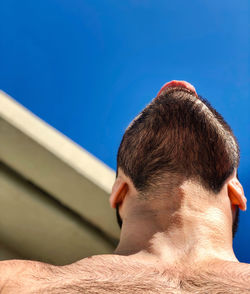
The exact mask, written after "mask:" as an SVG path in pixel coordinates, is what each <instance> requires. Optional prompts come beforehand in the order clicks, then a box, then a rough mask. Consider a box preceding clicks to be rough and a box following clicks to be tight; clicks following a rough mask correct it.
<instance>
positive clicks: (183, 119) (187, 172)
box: [117, 87, 239, 195]
mask: <svg viewBox="0 0 250 294" xmlns="http://www.w3.org/2000/svg"><path fill="white" fill-rule="evenodd" d="M238 164H239V146H238V143H237V140H236V138H235V136H234V134H233V132H232V130H231V128H230V126H229V125H228V124H227V123H226V121H225V120H224V119H223V117H222V116H221V115H220V114H219V113H218V112H217V111H216V110H215V109H214V108H213V107H212V106H211V105H210V103H209V102H208V101H207V100H206V99H204V98H202V97H201V96H196V94H195V93H194V92H192V91H190V90H188V89H185V88H180V87H172V88H167V89H166V90H165V91H163V92H162V93H161V94H160V95H159V96H157V97H156V98H155V99H153V100H152V101H151V102H150V103H149V105H147V106H146V107H145V109H144V110H142V112H141V113H140V114H139V115H138V116H137V117H136V118H135V119H134V120H133V121H132V123H131V124H130V125H129V127H128V128H127V129H126V131H125V133H124V135H123V138H122V141H121V144H120V147H119V150H118V155H117V172H118V168H120V169H122V171H123V172H124V173H125V175H127V176H128V177H129V178H130V179H131V180H132V182H133V184H134V186H135V188H136V189H137V191H138V192H139V193H141V194H143V195H145V194H149V192H152V191H154V192H155V193H156V192H157V191H162V190H164V189H165V190H166V189H172V188H174V187H175V186H176V185H177V184H178V179H180V178H184V179H193V180H195V181H197V182H198V183H199V184H201V185H202V186H203V187H204V188H205V189H207V190H209V191H212V192H213V193H215V194H217V193H219V192H220V190H221V189H222V187H223V184H224V183H225V180H226V179H227V178H228V177H229V176H230V175H231V174H232V173H233V171H234V170H235V169H236V168H237V167H238Z"/></svg>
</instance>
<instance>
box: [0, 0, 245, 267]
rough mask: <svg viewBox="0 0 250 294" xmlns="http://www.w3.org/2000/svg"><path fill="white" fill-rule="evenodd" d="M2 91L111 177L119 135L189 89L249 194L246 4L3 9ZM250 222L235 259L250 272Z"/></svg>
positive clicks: (42, 0) (58, 4) (78, 1)
mask: <svg viewBox="0 0 250 294" xmlns="http://www.w3.org/2000/svg"><path fill="white" fill-rule="evenodd" d="M0 11H1V18H0V66H1V71H0V88H1V89H3V90H4V91H5V92H7V93H8V94H10V95H11V96H12V97H14V98H15V99H16V100H17V101H19V102H20V103H22V104H23V105H24V106H26V107H27V108H28V109H30V110H31V111H32V112H34V113H35V114H37V115H38V116H39V117H41V118H42V119H44V120H45V121H47V122H48V123H49V124H51V125H52V126H54V127H55V128H57V129H58V130H59V131H61V132H62V133H64V134H65V135H67V136H68V137H70V138H71V139H73V140H74V141H75V142H77V143H78V144H80V145H81V146H82V147H84V148H85V149H87V150H88V151H89V152H91V153H93V154H94V155H95V156H97V157H98V158H100V159H101V160H102V161H104V162H105V163H106V164H108V165H109V166H111V167H112V168H115V167H116V162H115V158H116V152H117V148H118V145H119V142H120V140H121V137H122V134H123V132H124V130H125V128H126V127H127V125H128V124H129V122H130V121H131V120H132V119H133V117H134V116H135V115H137V114H138V112H140V110H141V109H142V108H143V107H144V106H145V105H146V104H147V103H148V102H149V101H150V100H151V99H152V98H153V97H154V96H155V95H156V94H157V92H158V90H159V89H160V87H161V86H162V85H163V84H164V83H165V82H167V81H170V80H172V79H181V80H182V79H183V80H187V81H189V82H190V83H192V84H193V85H194V86H195V87H196V89H197V92H198V93H199V94H201V95H202V96H204V97H206V98H207V99H208V100H209V101H210V102H211V104H212V105H213V106H214V107H215V108H216V109H217V110H218V111H219V112H221V114H222V115H223V116H224V117H225V119H226V120H227V121H228V122H229V124H230V125H231V126H232V129H233V130H234V132H235V134H236V136H237V138H238V140H239V143H240V147H241V165H240V169H239V175H240V179H241V181H242V183H243V186H244V188H245V192H246V196H248V194H249V192H250V184H249V182H250V176H249V172H250V168H249V166H250V152H249V150H250V136H249V133H250V132H249V130H250V117H249V110H250V102H249V98H250V97H249V82H250V73H249V52H250V50H249V49H250V48H249V35H250V30H249V18H250V12H249V1H248V0H241V1H240V5H239V4H238V2H237V1H232V0H220V1H215V0H210V1H209V0H202V1H201V0H199V1H198V0H192V1H186V0H179V1H165V0H164V1H163V0H159V1H153V0H143V1H140V0H127V1H117V0H106V1H100V0H88V1H86V0H37V1H31V0H30V1H27V0H23V1H19V0H8V1H7V0H6V1H1V2H0ZM249 225H250V213H249V212H247V213H242V214H241V222H240V228H239V231H238V234H237V236H236V239H235V251H236V254H237V257H238V258H239V259H240V260H241V261H244V262H250V251H249V247H250V233H249Z"/></svg>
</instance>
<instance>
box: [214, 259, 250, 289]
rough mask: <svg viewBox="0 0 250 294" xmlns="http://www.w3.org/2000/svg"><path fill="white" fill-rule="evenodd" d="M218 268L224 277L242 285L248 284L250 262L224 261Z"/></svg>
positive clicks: (249, 282) (249, 279) (249, 281)
mask: <svg viewBox="0 0 250 294" xmlns="http://www.w3.org/2000/svg"><path fill="white" fill-rule="evenodd" d="M219 270H220V272H221V275H222V277H224V278H227V279H231V280H233V281H235V282H236V283H240V284H242V285H247V286H249V284H250V264H247V263H241V262H229V261H225V262H224V263H222V265H221V266H219Z"/></svg>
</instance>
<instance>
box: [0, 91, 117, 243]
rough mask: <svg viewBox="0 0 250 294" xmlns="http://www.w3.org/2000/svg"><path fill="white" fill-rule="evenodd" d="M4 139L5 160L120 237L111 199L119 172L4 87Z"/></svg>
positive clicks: (0, 132) (0, 109)
mask: <svg viewBox="0 0 250 294" xmlns="http://www.w3.org/2000/svg"><path fill="white" fill-rule="evenodd" d="M0 141H1V144H0V161H2V162H4V163H5V164H6V165H8V166H10V167H11V168H12V169H13V170H15V171H16V172H18V173H19V174H21V175H22V176H23V177H24V178H26V179H27V180H29V181H31V182H33V183H34V184H35V185H37V186H38V187H40V188H41V189H42V190H44V191H46V192H48V193H49V194H51V195H52V196H53V197H54V198H56V199H58V200H59V201H60V202H62V203H63V204H64V205H66V206H67V207H69V208H71V209H72V210H74V211H75V212H77V213H78V214H80V215H81V216H82V217H83V218H85V219H86V220H88V221H90V222H91V223H92V224H94V225H96V226H97V227H99V228H100V229H101V230H103V231H104V232H105V233H107V234H108V235H109V236H111V237H114V238H118V236H119V229H118V227H117V225H116V222H115V214H114V212H113V211H112V210H111V208H110V207H109V203H108V197H109V194H110V192H111V188H112V185H113V182H114V180H115V172H114V171H113V170H112V169H111V168H109V167H108V166H106V165H105V164H104V163H102V162H101V161H100V160H98V159H97V158H95V157H94V156H93V155H91V154H90V153H89V152H87V151H86V150H84V149H83V148H81V147H80V146H79V145H77V144H76V143H74V142H73V141H71V140H70V139H68V138H67V137H66V136H64V135H63V134H61V133H60V132H58V131H57V130H55V129H54V128H53V127H51V126H49V125H48V124H47V123H45V122H44V121H42V120H41V119H39V118H38V117H37V116H35V115H34V114H32V113H31V112H30V111H28V110H27V109H26V108H24V107H23V106H22V105H20V104H19V103H17V102H16V101H15V100H13V99H12V98H10V97H9V96H8V95H6V94H5V93H4V92H2V91H0Z"/></svg>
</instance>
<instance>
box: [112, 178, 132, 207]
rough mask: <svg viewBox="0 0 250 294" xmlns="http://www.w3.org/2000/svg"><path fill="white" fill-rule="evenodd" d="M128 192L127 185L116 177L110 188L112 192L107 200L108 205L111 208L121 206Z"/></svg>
mask: <svg viewBox="0 0 250 294" xmlns="http://www.w3.org/2000/svg"><path fill="white" fill-rule="evenodd" d="M127 192H128V184H127V183H126V181H124V179H122V178H121V177H118V178H117V179H116V180H115V183H114V185H113V188H112V192H111V195H110V198H109V203H110V205H111V207H112V208H116V206H117V205H118V204H121V203H122V202H123V200H124V198H125V196H126V194H127Z"/></svg>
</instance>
